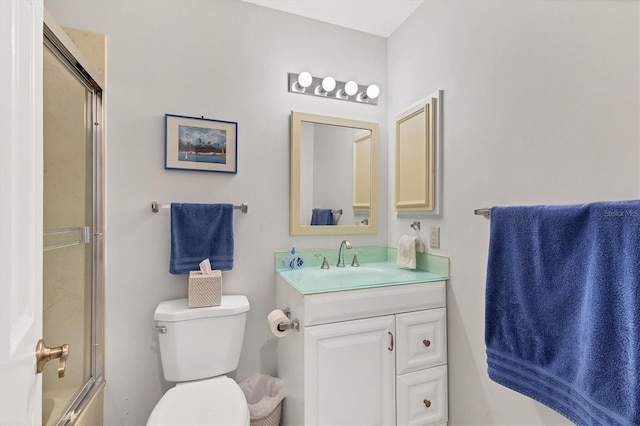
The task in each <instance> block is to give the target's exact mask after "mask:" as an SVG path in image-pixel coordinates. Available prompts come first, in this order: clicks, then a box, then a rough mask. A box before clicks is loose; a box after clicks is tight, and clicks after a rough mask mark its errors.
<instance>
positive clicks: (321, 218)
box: [311, 209, 333, 225]
mask: <svg viewBox="0 0 640 426" xmlns="http://www.w3.org/2000/svg"><path fill="white" fill-rule="evenodd" d="M311 225H333V212H332V210H331V209H313V210H312V211H311Z"/></svg>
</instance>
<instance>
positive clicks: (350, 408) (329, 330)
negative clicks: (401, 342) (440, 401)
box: [304, 315, 395, 426]
mask: <svg viewBox="0 0 640 426" xmlns="http://www.w3.org/2000/svg"><path fill="white" fill-rule="evenodd" d="M394 321H395V317H394V316H393V315H389V316H385V317H377V318H368V319H363V320H355V321H345V322H339V323H334V324H325V325H318V326H313V327H307V328H305V336H304V345H305V348H304V353H305V360H304V370H305V371H304V379H305V425H352V426H353V425H393V424H395V348H394V342H393V339H394V335H393V333H394V330H395V323H394Z"/></svg>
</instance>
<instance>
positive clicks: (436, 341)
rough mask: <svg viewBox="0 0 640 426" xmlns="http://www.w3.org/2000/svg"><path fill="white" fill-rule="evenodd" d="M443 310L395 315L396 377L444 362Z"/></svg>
mask: <svg viewBox="0 0 640 426" xmlns="http://www.w3.org/2000/svg"><path fill="white" fill-rule="evenodd" d="M446 312H447V311H446V309H445V308H440V309H430V310H427V311H417V312H409V313H406V314H399V315H397V316H396V337H397V338H396V341H397V349H396V374H404V373H410V372H412V371H418V370H422V369H423V368H429V367H435V366H437V365H443V364H446V363H447V326H446V323H447V313H446Z"/></svg>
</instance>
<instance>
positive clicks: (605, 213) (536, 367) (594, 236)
mask: <svg viewBox="0 0 640 426" xmlns="http://www.w3.org/2000/svg"><path fill="white" fill-rule="evenodd" d="M485 341H486V345H487V361H488V372H489V376H490V377H491V379H493V380H494V381H496V382H498V383H500V384H502V385H504V386H506V387H509V388H511V389H513V390H516V391H518V392H520V393H522V394H524V395H527V396H529V397H531V398H533V399H536V400H538V401H540V402H542V403H543V404H546V405H548V406H549V407H551V408H553V409H554V410H556V411H558V412H559V413H561V414H563V415H564V416H565V417H567V418H568V419H570V420H571V421H573V422H575V423H576V424H579V425H640V201H621V202H609V203H592V204H586V205H575V206H535V207H494V208H492V209H491V241H490V246H489V261H488V268H487V293H486V334H485Z"/></svg>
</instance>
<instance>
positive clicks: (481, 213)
mask: <svg viewBox="0 0 640 426" xmlns="http://www.w3.org/2000/svg"><path fill="white" fill-rule="evenodd" d="M473 214H475V215H476V216H484V217H486V218H487V219H488V218H490V217H491V209H490V208H486V207H485V208H483V209H475V210H474V211H473Z"/></svg>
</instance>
